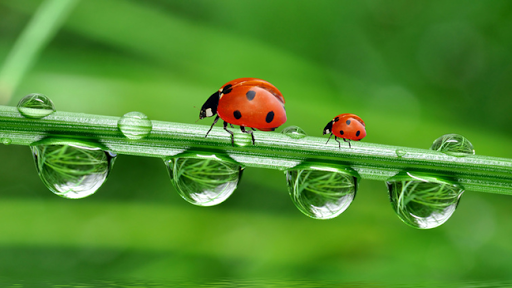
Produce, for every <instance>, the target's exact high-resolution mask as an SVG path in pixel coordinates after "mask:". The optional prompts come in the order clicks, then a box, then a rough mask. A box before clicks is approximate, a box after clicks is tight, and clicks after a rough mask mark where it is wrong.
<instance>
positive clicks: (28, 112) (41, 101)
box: [17, 93, 55, 119]
mask: <svg viewBox="0 0 512 288" xmlns="http://www.w3.org/2000/svg"><path fill="white" fill-rule="evenodd" d="M17 107H18V111H19V112H20V113H21V115H23V116H25V117H27V118H34V119H39V118H43V117H46V116H48V115H50V114H52V113H53V112H55V106H54V105H53V102H52V100H50V98H48V97H47V96H45V95H43V94H38V93H33V94H29V95H27V96H25V97H23V99H21V100H20V102H18V106H17Z"/></svg>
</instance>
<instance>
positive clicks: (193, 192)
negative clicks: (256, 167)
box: [164, 154, 243, 206]
mask: <svg viewBox="0 0 512 288" xmlns="http://www.w3.org/2000/svg"><path fill="white" fill-rule="evenodd" d="M164 162H165V164H166V166H167V169H168V171H169V175H170V177H171V180H172V181H171V182H172V183H173V185H174V187H175V188H176V190H177V191H178V194H179V195H180V196H181V197H182V198H183V199H185V200H186V201H187V202H189V203H192V204H194V205H198V206H213V205H217V204H220V203H222V202H224V201H225V200H226V199H228V198H229V196H231V194H233V192H234V191H235V189H236V187H237V185H238V182H239V181H240V178H241V176H242V171H243V168H242V166H240V165H239V164H238V163H236V162H235V161H233V160H228V159H225V158H223V157H222V158H221V157H218V156H217V155H201V154H196V155H194V156H182V157H178V158H169V159H165V160H164Z"/></svg>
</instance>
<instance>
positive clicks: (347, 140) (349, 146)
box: [343, 138, 352, 148]
mask: <svg viewBox="0 0 512 288" xmlns="http://www.w3.org/2000/svg"><path fill="white" fill-rule="evenodd" d="M343 141H345V142H348V148H352V145H350V140H349V139H345V138H343Z"/></svg>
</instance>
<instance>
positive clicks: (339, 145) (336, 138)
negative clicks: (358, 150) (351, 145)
mask: <svg viewBox="0 0 512 288" xmlns="http://www.w3.org/2000/svg"><path fill="white" fill-rule="evenodd" d="M334 140H336V142H338V148H340V149H341V142H340V140H338V137H336V136H334ZM343 140H345V139H343Z"/></svg>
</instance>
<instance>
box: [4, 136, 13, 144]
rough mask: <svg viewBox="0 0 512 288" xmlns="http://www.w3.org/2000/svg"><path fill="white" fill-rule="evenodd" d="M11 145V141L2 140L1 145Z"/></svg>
mask: <svg viewBox="0 0 512 288" xmlns="http://www.w3.org/2000/svg"><path fill="white" fill-rule="evenodd" d="M11 143H12V140H11V139H10V138H2V144H4V145H10V144H11Z"/></svg>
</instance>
